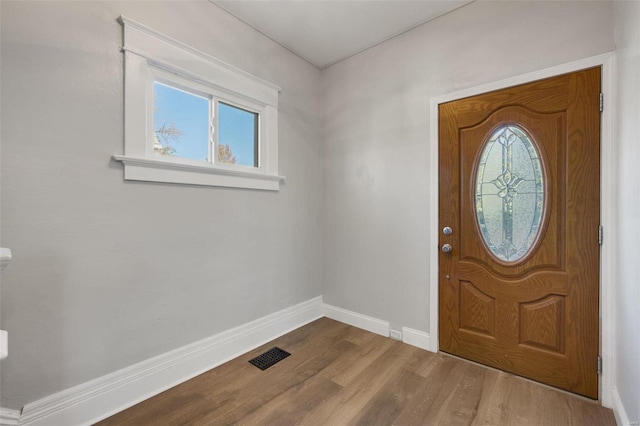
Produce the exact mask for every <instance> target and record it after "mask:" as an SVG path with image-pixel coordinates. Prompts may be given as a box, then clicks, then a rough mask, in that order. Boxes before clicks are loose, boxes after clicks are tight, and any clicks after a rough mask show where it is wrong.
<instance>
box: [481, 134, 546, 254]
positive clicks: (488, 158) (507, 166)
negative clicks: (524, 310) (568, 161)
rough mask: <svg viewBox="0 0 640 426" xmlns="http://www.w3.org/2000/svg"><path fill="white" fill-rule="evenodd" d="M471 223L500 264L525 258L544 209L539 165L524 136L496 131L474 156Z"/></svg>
mask: <svg viewBox="0 0 640 426" xmlns="http://www.w3.org/2000/svg"><path fill="white" fill-rule="evenodd" d="M477 170H478V174H477V176H476V193H475V199H476V218H477V220H478V225H479V227H480V232H481V233H482V238H483V239H484V242H485V244H486V246H487V247H488V248H489V250H490V251H491V253H493V255H494V256H496V257H497V258H498V259H500V260H502V261H505V262H517V261H518V260H520V259H522V258H523V257H525V256H526V255H527V254H528V253H529V251H530V250H531V248H532V247H533V244H534V243H535V241H536V238H537V236H538V233H539V232H540V224H541V221H542V212H543V208H544V203H545V194H544V182H543V176H542V165H541V164H540V156H539V155H538V150H537V149H536V147H535V145H534V144H533V142H532V138H531V137H529V135H528V134H527V132H526V131H525V130H524V129H523V128H521V127H519V126H516V125H505V126H501V127H499V128H498V129H496V130H495V131H494V132H493V133H492V134H491V136H490V137H489V139H488V141H487V142H485V146H484V148H483V150H482V154H481V155H480V163H479V164H478V168H477Z"/></svg>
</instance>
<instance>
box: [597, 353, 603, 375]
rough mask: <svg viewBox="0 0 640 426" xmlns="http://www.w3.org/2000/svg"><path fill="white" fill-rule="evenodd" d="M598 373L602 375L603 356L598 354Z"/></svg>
mask: <svg viewBox="0 0 640 426" xmlns="http://www.w3.org/2000/svg"><path fill="white" fill-rule="evenodd" d="M598 374H600V375H602V357H601V356H600V355H598Z"/></svg>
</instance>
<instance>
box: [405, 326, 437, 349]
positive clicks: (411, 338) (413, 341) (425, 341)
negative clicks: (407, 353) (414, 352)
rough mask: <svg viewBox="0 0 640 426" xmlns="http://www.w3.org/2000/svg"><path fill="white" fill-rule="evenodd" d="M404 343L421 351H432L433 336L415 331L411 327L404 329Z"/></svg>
mask: <svg viewBox="0 0 640 426" xmlns="http://www.w3.org/2000/svg"><path fill="white" fill-rule="evenodd" d="M402 341H403V342H404V343H406V344H408V345H411V346H416V347H418V348H420V349H424V350H426V351H430V350H431V349H430V346H431V336H429V333H425V332H424V331H420V330H414V329H413V328H409V327H402Z"/></svg>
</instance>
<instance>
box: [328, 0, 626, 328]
mask: <svg viewBox="0 0 640 426" xmlns="http://www.w3.org/2000/svg"><path fill="white" fill-rule="evenodd" d="M613 49H614V42H613V3H611V2H564V1H563V2H520V1H518V2H500V1H499V2H485V1H480V2H476V3H472V4H471V5H469V6H466V7H463V8H461V9H458V10H457V11H455V12H453V13H450V14H448V15H446V16H443V17H441V18H439V19H436V20H434V21H432V22H430V23H427V24H426V25H423V26H421V27H419V28H416V29H414V30H412V31H410V32H408V33H405V34H403V35H402V36H400V37H396V38H394V39H392V40H390V41H389V42H387V43H384V44H381V45H379V46H377V47H375V48H373V49H370V50H368V51H366V52H364V53H362V54H360V55H357V56H354V57H352V58H350V59H347V60H346V61H343V62H340V63H338V64H336V65H334V66H332V67H330V68H328V69H327V70H325V72H324V73H323V76H322V79H323V92H324V107H323V114H324V121H323V129H324V134H323V139H324V173H325V188H326V190H325V193H324V200H325V201H324V214H325V245H324V247H325V256H324V265H325V266H324V267H325V281H324V297H325V301H326V302H327V303H330V304H332V305H336V306H339V307H342V308H345V309H349V310H353V311H356V312H359V313H362V314H366V315H371V316H373V317H376V318H381V319H384V320H388V321H390V322H391V326H392V328H398V329H399V328H400V327H402V326H406V327H410V328H414V329H418V330H422V331H428V319H429V294H428V290H429V279H428V278H429V265H428V263H429V247H428V241H429V229H428V228H429V221H430V217H429V179H428V176H429V134H430V127H429V113H430V112H429V100H430V98H432V97H436V96H441V95H445V94H448V93H451V92H454V91H457V90H461V89H464V88H468V87H473V86H477V85H480V84H483V83H489V82H494V81H498V80H501V79H505V78H508V77H512V76H517V75H520V74H524V73H527V72H531V71H535V70H539V69H542V68H546V67H550V66H553V65H559V64H563V63H566V62H570V61H573V60H578V59H582V58H585V57H589V56H593V55H597V54H600V53H604V52H608V51H612V50H613Z"/></svg>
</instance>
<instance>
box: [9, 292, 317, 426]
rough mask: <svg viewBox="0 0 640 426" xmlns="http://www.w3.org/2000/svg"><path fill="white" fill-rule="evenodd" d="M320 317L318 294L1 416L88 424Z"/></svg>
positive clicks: (19, 421) (38, 422)
mask: <svg viewBox="0 0 640 426" xmlns="http://www.w3.org/2000/svg"><path fill="white" fill-rule="evenodd" d="M322 316H323V303H322V296H319V297H316V298H314V299H310V300H308V301H306V302H303V303H300V304H298V305H295V306H292V307H290V308H287V309H283V310H281V311H279V312H275V313H273V314H270V315H267V316H265V317H262V318H259V319H257V320H255V321H252V322H250V323H247V324H244V325H241V326H239V327H235V328H233V329H230V330H227V331H224V332H222V333H219V334H217V335H215V336H212V337H209V338H206V339H203V340H200V341H198V342H195V343H192V344H190V345H187V346H183V347H181V348H178V349H176V350H173V351H171V352H168V353H166V354H163V355H160V356H157V357H154V358H151V359H149V360H146V361H143V362H141V363H139V364H136V365H133V366H131V367H127V368H124V369H122V370H119V371H116V372H114V373H111V374H108V375H106V376H103V377H99V378H97V379H95V380H92V381H89V382H87V383H83V384H81V385H78V386H75V387H73V388H71V389H67V390H64V391H62V392H59V393H56V394H54V395H51V396H48V397H46V398H43V399H41V400H39V401H36V402H33V403H30V404H27V405H25V407H24V408H23V410H22V415H20V412H16V413H14V412H9V411H10V410H2V411H1V412H0V416H1V418H2V420H3V421H5V422H8V421H14V423H3V424H7V425H21V426H22V425H33V426H41V425H42V426H43V425H47V426H51V425H87V424H92V423H95V422H97V421H99V420H102V419H104V418H107V417H109V416H111V415H113V414H115V413H117V412H119V411H121V410H124V409H125V408H128V407H131V406H132V405H135V404H137V403H138V402H141V401H143V400H145V399H147V398H150V397H151V396H153V395H157V394H158V393H160V392H162V391H164V390H166V389H169V388H171V387H173V386H175V385H177V384H179V383H182V382H184V381H185V380H188V379H190V378H192V377H195V376H197V375H199V374H201V373H203V372H205V371H208V370H210V369H212V368H214V367H216V366H218V365H220V364H223V363H225V362H227V361H229V360H231V359H233V358H236V357H237V356H239V355H242V354H244V353H246V352H248V351H250V350H252V349H255V348H256V347H258V346H260V345H263V344H265V343H267V342H269V341H270V340H273V339H275V338H277V337H279V336H282V335H283V334H286V333H288V332H290V331H292V330H295V329H296V328H298V327H301V326H303V325H305V324H308V323H310V322H311V321H314V320H316V319H318V318H321V317H322ZM5 411H6V416H5ZM16 414H17V419H16V418H15V416H16ZM5 417H6V420H5Z"/></svg>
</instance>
